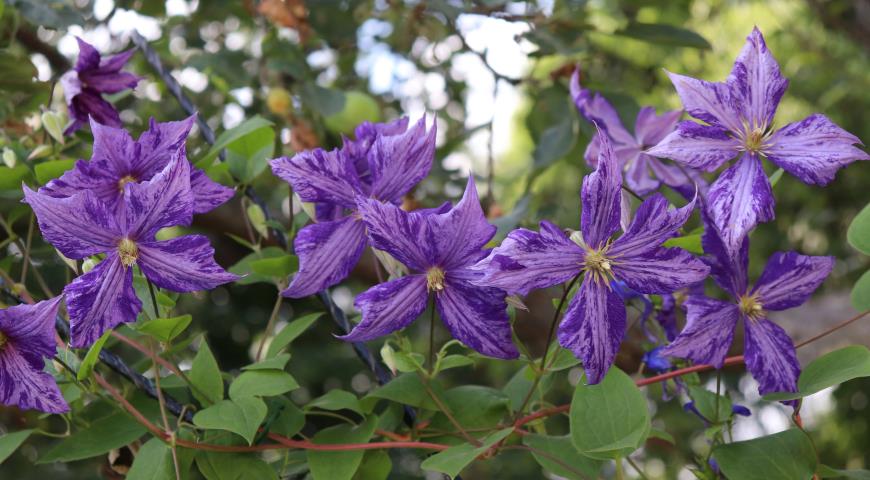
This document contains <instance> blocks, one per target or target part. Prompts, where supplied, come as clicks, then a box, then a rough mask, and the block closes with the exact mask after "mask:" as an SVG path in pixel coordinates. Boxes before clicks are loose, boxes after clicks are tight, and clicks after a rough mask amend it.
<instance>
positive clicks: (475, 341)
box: [435, 276, 519, 359]
mask: <svg viewBox="0 0 870 480" xmlns="http://www.w3.org/2000/svg"><path fill="white" fill-rule="evenodd" d="M504 297H505V295H504V292H503V291H501V290H498V289H495V288H487V287H479V286H475V285H471V284H470V283H467V282H465V281H462V280H458V279H453V278H450V277H449V276H448V277H447V279H446V281H445V284H444V290H441V291H440V292H437V293H436V295H435V305H436V307H437V308H438V314H439V315H440V316H441V320H443V321H444V323H445V325H447V329H448V330H450V333H451V334H452V335H453V337H454V338H456V339H457V340H459V341H461V342H462V343H464V344H465V345H467V346H468V347H469V348H471V349H473V350H476V351H478V352H480V353H482V354H484V355H488V356H490V357H495V358H502V359H511V358H517V357H518V356H519V352H518V351H517V348H516V346H515V345H514V344H513V341H512V340H511V325H510V320H509V318H508V314H507V304H506V303H505V300H504Z"/></svg>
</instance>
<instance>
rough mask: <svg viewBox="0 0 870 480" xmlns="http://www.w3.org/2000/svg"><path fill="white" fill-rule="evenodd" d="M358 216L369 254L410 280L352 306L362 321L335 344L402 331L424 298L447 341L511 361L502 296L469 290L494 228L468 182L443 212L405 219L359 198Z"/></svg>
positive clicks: (362, 296) (388, 208)
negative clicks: (385, 257) (380, 255)
mask: <svg viewBox="0 0 870 480" xmlns="http://www.w3.org/2000/svg"><path fill="white" fill-rule="evenodd" d="M359 215H360V216H361V217H362V221H363V222H365V225H366V228H367V230H368V235H369V239H370V241H371V244H372V246H373V247H375V248H378V249H380V250H383V251H386V252H387V253H389V254H390V255H392V256H393V257H395V258H396V259H397V260H398V261H400V262H402V263H403V264H404V265H405V266H406V267H408V269H409V270H410V272H411V273H410V274H409V275H407V276H404V277H401V278H399V279H396V280H391V281H389V282H386V283H382V284H380V285H377V286H375V287H373V288H370V289H369V290H367V291H365V292H364V293H362V294H360V295H359V296H358V297H357V298H356V302H355V305H356V307H357V308H358V309H359V310H361V311H362V321H361V322H360V323H359V324H358V325H357V326H356V327H354V329H353V330H352V331H351V332H350V333H349V334H347V335H345V336H343V337H339V338H342V339H344V340H348V341H354V342H361V341H366V340H372V339H375V338H377V337H381V336H384V335H387V334H389V333H390V332H393V331H396V330H399V329H401V328H404V327H406V326H408V325H409V324H410V323H411V322H413V321H414V320H415V319H416V318H417V317H418V316H420V314H421V313H423V311H424V310H425V309H426V304H427V303H428V301H429V298H430V296H434V299H435V307H436V308H437V309H438V313H439V315H440V316H441V320H442V321H443V322H444V324H445V325H446V326H447V329H448V330H449V331H450V333H451V334H452V335H453V337H455V338H456V339H458V340H459V341H461V342H462V343H464V344H465V345H467V346H468V347H470V348H472V349H474V350H476V351H478V352H480V353H482V354H484V355H489V356H491V357H496V358H506V359H507V358H516V357H517V356H518V355H519V353H518V352H517V349H516V347H515V346H514V344H513V342H512V341H511V328H510V321H509V319H508V315H507V304H506V303H505V293H504V292H503V291H501V290H499V289H496V288H491V287H481V286H478V285H475V284H473V283H472V282H473V280H475V279H476V278H478V277H480V273H479V272H477V271H474V270H472V269H471V267H472V266H473V265H474V264H475V263H477V261H478V260H480V259H481V258H483V257H485V256H486V255H487V254H488V253H489V251H488V250H485V249H483V247H484V245H486V243H487V242H489V240H490V239H491V238H492V237H493V235H495V231H496V228H495V226H493V225H490V224H489V223H488V222H487V221H486V217H485V216H484V214H483V209H481V207H480V201H479V200H478V197H477V190H476V188H475V186H474V181H473V179H472V178H469V179H468V185H467V186H466V188H465V194H464V195H463V196H462V200H460V201H459V203H458V204H456V206H455V207H454V208H452V209H450V210H448V211H443V212H441V211H436V212H410V213H409V212H406V211H404V210H402V209H400V208H399V207H396V206H395V205H391V204H389V203H381V202H379V201H377V200H372V199H366V198H360V199H359Z"/></svg>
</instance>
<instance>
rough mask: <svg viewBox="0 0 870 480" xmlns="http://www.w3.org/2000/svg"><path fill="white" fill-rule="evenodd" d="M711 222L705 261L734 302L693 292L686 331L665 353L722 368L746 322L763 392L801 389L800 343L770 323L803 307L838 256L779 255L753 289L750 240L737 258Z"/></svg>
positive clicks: (753, 369)
mask: <svg viewBox="0 0 870 480" xmlns="http://www.w3.org/2000/svg"><path fill="white" fill-rule="evenodd" d="M706 221H707V223H708V227H707V228H706V229H705V232H704V235H703V237H702V243H703V247H704V251H705V252H707V253H709V254H710V256H708V257H707V258H705V261H706V262H707V263H708V264H709V265H710V275H711V276H712V277H713V280H715V281H716V283H717V284H718V285H719V286H720V287H722V289H723V290H725V291H726V292H727V293H728V295H729V296H730V297H731V298H730V300H728V301H723V300H716V299H712V298H709V297H706V296H704V295H703V294H700V293H695V294H691V295H690V296H689V298H688V300H686V303H685V307H686V312H687V313H686V327H685V328H684V329H683V331H682V332H680V335H679V336H677V338H676V339H675V340H674V341H673V343H671V344H670V345H668V346H667V347H666V348H665V350H664V351H663V352H662V353H663V354H665V355H669V356H674V357H680V358H687V359H689V360H692V361H693V362H695V363H699V364H710V365H713V366H714V367H716V368H721V367H722V363H723V362H724V360H725V355H727V353H728V348H729V347H730V346H731V342H732V340H733V338H734V330H735V329H736V328H737V322H738V320H743V325H744V328H745V334H744V341H743V352H744V353H743V354H744V356H745V358H746V366H747V367H748V369H749V372H750V373H751V374H752V376H753V377H754V378H755V379H756V380H757V381H758V383H759V387H758V390H759V392H760V393H761V394H762V395H764V394H767V393H770V392H795V391H797V379H798V375H799V374H800V364H799V363H798V360H797V356H796V355H795V349H794V345H793V344H792V341H791V338H789V336H788V334H787V333H785V330H783V329H782V328H780V327H779V326H778V325H776V324H775V323H773V322H771V321H770V320H768V319H767V312H768V311H780V310H787V309H789V308H793V307H797V306H799V305H801V304H803V303H804V302H805V301H806V300H807V299H808V298H809V297H810V295H811V294H812V293H813V291H815V290H816V288H818V287H819V285H821V284H822V282H823V281H824V280H825V278H827V276H828V274H830V273H831V269H832V268H833V266H834V258H833V257H812V256H807V255H800V254H798V253H796V252H786V253H783V252H777V253H774V254H773V255H771V257H770V260H768V262H767V265H766V266H765V267H764V272H762V274H761V277H759V278H758V281H757V282H756V283H755V286H754V287H753V288H751V289H750V288H749V281H748V278H747V274H746V272H747V268H748V264H749V239H748V238H745V237H744V239H743V242H742V245H741V247H740V251H739V252H738V254H737V256H732V255H731V254H730V253H728V251H727V249H726V248H725V242H724V240H723V239H721V238H720V237H719V236H718V234H717V233H716V229H715V228H712V226H710V225H709V222H710V220H709V219H707V220H706Z"/></svg>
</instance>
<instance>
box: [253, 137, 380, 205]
mask: <svg viewBox="0 0 870 480" xmlns="http://www.w3.org/2000/svg"><path fill="white" fill-rule="evenodd" d="M269 164H270V165H271V166H272V172H273V173H274V174H275V175H277V176H278V177H280V178H281V179H282V180H284V181H285V182H287V183H289V184H290V185H292V186H293V191H295V192H296V193H297V194H298V195H299V198H301V199H302V201H304V202H326V203H335V204H338V205H341V206H343V207H345V208H348V209H351V210H354V209H356V201H355V200H354V196H355V195H356V194H362V193H364V192H363V188H362V185H361V184H360V181H359V178H358V177H357V172H356V168H355V167H354V165H353V164H352V163H351V162H350V161H349V159H348V158H347V156H346V155H345V154H344V153H342V151H341V150H331V151H326V150H323V149H320V148H316V149H314V150H306V151H304V152H300V153H297V154H296V155H294V156H293V157H292V158H289V159H288V158H287V157H280V158H276V159H274V160H272V161H270V162H269Z"/></svg>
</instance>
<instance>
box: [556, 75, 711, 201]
mask: <svg viewBox="0 0 870 480" xmlns="http://www.w3.org/2000/svg"><path fill="white" fill-rule="evenodd" d="M571 98H572V99H573V100H574V105H575V106H576V107H577V110H578V111H579V112H580V114H581V115H583V117H584V118H586V120H588V121H590V122H592V123H594V124H596V125H598V126H599V127H600V128H601V130H603V131H604V133H605V134H606V135H607V136H608V138H609V139H610V142H611V144H612V145H613V152H614V153H615V154H616V158H617V159H618V161H619V166H620V168H622V169H623V170H624V171H625V183H626V184H628V186H629V187H630V188H631V189H632V190H633V191H635V192H637V193H638V194H639V195H646V194H648V193H651V192H653V191H655V190H656V189H658V188H659V180H661V182H664V184H665V185H668V186H670V187H673V188H674V189H675V190H677V191H679V192H680V193H682V194H683V195H684V196H686V197H688V198H691V197H692V195H693V194H694V192H695V186H694V185H693V184H698V185H699V186H705V185H706V183H705V182H704V180H703V178H701V175H700V174H699V173H698V172H696V171H693V170H690V171H689V172H690V175H691V174H693V173H694V175H693V176H692V177H691V178H687V177H686V175H685V174H684V173H683V172H682V171H681V170H680V169H679V168H678V167H675V166H673V165H667V164H665V163H664V162H662V161H661V160H659V159H658V158H656V157H653V156H651V155H647V154H646V153H645V150H646V149H647V148H649V147H652V146H653V145H656V144H658V143H659V142H660V141H661V140H662V139H663V138H665V136H666V135H667V134H669V133H671V132H672V131H673V130H674V127H676V125H677V121H678V120H679V119H680V115H682V114H683V112H682V111H680V110H674V111H670V112H665V113H663V114H662V115H656V109H655V108H654V107H643V108H641V109H640V112H638V114H637V120H636V121H635V125H634V135H632V134H631V133H629V132H628V130H627V129H626V128H625V127H624V126H623V125H622V121H621V120H620V119H619V114H617V113H616V109H614V108H613V106H612V105H611V104H610V102H608V101H607V99H605V98H604V97H603V96H601V95H600V94H598V93H592V91H590V90H587V89H585V88H583V87H582V86H581V85H580V69H579V68H578V69H576V70H574V74H573V75H572V76H571ZM599 135H600V134H598V133H596V134H595V135H594V136H593V137H592V141H590V142H589V145H588V146H587V147H586V153H585V154H584V158H585V159H586V162H587V163H588V164H589V165H591V166H593V167H594V166H595V165H596V163H597V162H598V155H599V153H600V150H601V141H600V140H599ZM657 179H658V180H657Z"/></svg>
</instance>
